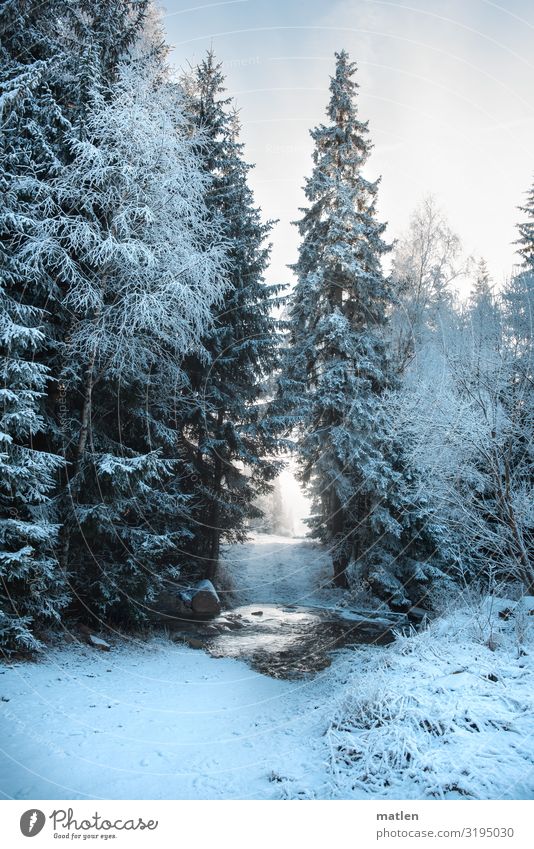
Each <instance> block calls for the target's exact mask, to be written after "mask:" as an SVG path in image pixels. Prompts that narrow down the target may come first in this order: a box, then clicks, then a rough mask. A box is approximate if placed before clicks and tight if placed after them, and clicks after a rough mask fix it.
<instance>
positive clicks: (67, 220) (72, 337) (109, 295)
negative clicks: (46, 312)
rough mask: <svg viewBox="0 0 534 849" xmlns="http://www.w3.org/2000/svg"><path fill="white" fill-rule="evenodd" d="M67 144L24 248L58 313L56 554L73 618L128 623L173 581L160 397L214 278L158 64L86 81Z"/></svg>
mask: <svg viewBox="0 0 534 849" xmlns="http://www.w3.org/2000/svg"><path fill="white" fill-rule="evenodd" d="M70 144H71V153H72V160H71V162H70V164H68V165H67V166H66V167H65V168H63V169H62V171H61V173H60V174H59V175H58V177H57V179H56V180H55V181H54V182H53V184H52V189H53V195H52V199H51V201H50V206H51V207H52V208H53V211H54V214H53V215H51V216H50V217H49V219H48V221H47V229H46V238H45V239H43V240H42V241H41V243H40V244H39V245H38V246H36V249H35V252H34V259H35V262H36V263H47V264H49V265H52V266H53V267H54V273H55V277H56V279H57V280H58V281H60V285H61V286H62V288H63V290H64V293H65V294H64V304H65V305H66V307H67V308H68V309H69V312H70V317H71V320H70V326H69V328H68V332H67V334H66V338H65V344H64V350H63V362H64V366H63V371H62V374H61V381H62V384H63V385H64V387H65V396H66V406H67V413H66V415H65V416H64V430H63V432H64V438H65V455H66V459H67V461H68V481H67V486H66V493H65V498H64V499H63V502H62V505H63V507H62V519H63V525H64V528H63V534H62V540H61V551H60V553H61V558H62V564H63V566H64V568H65V569H66V570H67V571H68V573H69V576H70V580H71V583H72V586H73V589H74V591H75V593H76V597H77V599H78V606H79V607H81V608H83V610H84V612H85V614H87V612H90V613H92V614H94V615H98V616H100V617H106V618H110V617H113V618H115V619H121V620H122V621H125V620H128V621H132V620H136V619H137V620H138V619H142V618H143V615H144V611H143V605H144V604H145V603H149V602H150V599H151V598H152V596H153V594H154V592H155V591H156V589H157V587H158V586H159V584H160V583H161V581H162V580H163V579H164V578H165V577H167V576H169V575H173V574H175V572H174V566H175V564H176V561H177V559H179V555H180V548H181V546H182V545H183V541H184V535H185V533H186V532H187V528H186V527H184V523H183V521H182V518H181V512H182V511H183V508H184V497H183V496H182V494H181V493H180V492H179V491H177V490H176V487H175V486H174V485H172V486H171V483H172V482H173V481H174V477H175V472H176V468H175V467H176V462H173V459H174V460H175V461H176V456H174V458H173V457H172V456H170V453H169V444H170V442H171V441H172V440H171V436H170V431H172V427H171V424H172V417H173V416H174V418H175V417H176V410H174V409H173V394H172V390H173V388H174V387H175V386H176V385H177V384H178V386H179V385H180V380H181V369H180V362H181V359H182V358H183V356H184V354H185V353H186V352H189V351H190V350H192V349H194V348H195V347H199V344H200V343H199V340H200V337H201V335H202V333H203V332H205V330H206V327H207V325H208V324H209V322H210V321H211V307H212V305H213V304H214V303H215V302H216V301H217V300H219V299H220V295H221V292H222V290H223V289H224V287H225V285H226V282H225V278H224V274H223V269H222V254H221V251H220V250H219V248H218V247H217V241H218V238H217V235H216V233H215V231H214V230H213V228H212V227H211V225H210V222H209V217H208V213H207V209H206V206H205V201H204V197H205V193H206V177H205V175H204V174H203V172H202V170H201V167H200V163H199V161H198V157H197V154H196V152H195V147H196V144H197V142H196V139H195V138H194V137H192V136H191V133H190V125H189V123H188V122H186V120H185V118H184V114H183V109H182V106H181V103H180V91H179V89H178V87H177V86H176V85H175V84H172V83H171V81H170V80H169V78H168V76H167V73H166V69H165V67H164V65H163V64H162V59H161V56H160V55H158V54H157V53H155V54H152V55H151V56H149V57H147V59H146V60H145V61H141V60H140V59H137V60H136V61H135V62H128V61H124V62H122V63H121V66H120V67H119V74H118V79H117V81H116V82H115V83H114V84H113V87H112V89H111V91H110V90H104V91H100V90H99V88H98V86H96V85H95V87H94V90H93V93H92V104H91V106H90V108H88V109H87V110H86V114H85V117H84V123H83V133H80V134H79V137H78V138H74V139H72V141H71V143H70ZM167 487H168V489H167Z"/></svg>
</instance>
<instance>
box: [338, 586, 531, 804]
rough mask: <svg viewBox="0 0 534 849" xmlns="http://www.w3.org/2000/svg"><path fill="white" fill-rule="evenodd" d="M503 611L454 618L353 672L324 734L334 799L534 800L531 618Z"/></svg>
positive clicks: (487, 609) (496, 604) (490, 608)
mask: <svg viewBox="0 0 534 849" xmlns="http://www.w3.org/2000/svg"><path fill="white" fill-rule="evenodd" d="M531 606H532V607H533V608H534V603H533V604H532V605H531ZM506 607H508V608H510V609H514V608H515V607H516V605H515V603H513V602H509V603H506V602H505V601H503V600H500V601H493V602H490V601H486V602H484V603H483V604H481V605H479V606H478V607H477V608H476V609H473V608H471V609H464V610H462V611H460V612H457V613H454V614H452V615H449V616H447V617H446V618H445V619H441V620H439V621H436V622H434V623H433V624H432V625H431V626H430V627H429V628H428V630H426V631H425V632H423V633H420V634H418V635H415V636H411V637H409V638H403V637H400V638H399V639H398V640H397V643H396V645H395V646H393V648H392V649H391V650H390V651H389V652H388V654H387V659H386V660H383V656H380V657H378V656H376V657H375V662H374V663H372V664H371V666H370V668H369V669H368V670H367V671H366V673H365V674H364V675H363V676H361V675H358V674H357V671H355V672H353V674H352V678H351V681H350V683H349V684H348V686H347V688H346V692H345V694H344V696H343V697H342V698H341V700H340V703H339V706H338V708H337V710H336V713H335V717H334V720H333V722H332V723H331V726H330V729H329V732H328V741H329V747H330V770H331V773H332V776H333V779H334V783H335V790H334V795H335V796H338V797H342V798H347V797H349V798H350V797H357V798H362V797H366V796H370V797H373V798H392V799H399V798H402V799H404V798H412V799H426V798H474V799H496V798H510V799H524V798H531V797H532V794H533V792H534V738H533V732H534V712H533V707H534V705H533V702H534V688H533V686H532V684H533V674H532V673H533V666H534V664H533V657H534V637H533V630H534V627H533V626H534V616H530V617H529V614H528V605H527V606H525V605H524V604H521V605H520V606H519V607H518V608H516V609H515V611H514V614H513V615H512V616H510V618H507V619H502V618H500V617H499V615H498V613H499V611H502V610H504V609H505V608H506Z"/></svg>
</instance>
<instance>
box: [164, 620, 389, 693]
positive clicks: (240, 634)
mask: <svg viewBox="0 0 534 849" xmlns="http://www.w3.org/2000/svg"><path fill="white" fill-rule="evenodd" d="M403 624H404V621H403V619H402V618H398V619H395V618H393V619H392V618H387V619H385V618H382V617H381V616H380V614H377V613H372V612H370V613H364V614H359V613H346V612H341V611H335V610H334V611H333V610H329V609H328V608H321V607H299V606H291V605H288V606H284V605H276V604H261V605H247V606H244V607H238V608H235V609H233V610H231V611H227V612H225V613H223V614H221V616H219V617H217V619H214V620H212V621H211V622H209V623H206V622H203V623H202V622H195V623H193V622H190V623H184V624H183V626H180V627H179V628H177V629H175V630H174V634H173V636H174V639H177V640H182V641H184V642H186V643H187V644H189V645H190V646H192V647H194V648H198V649H203V650H204V651H206V652H208V654H210V655H212V656H213V657H232V658H236V659H239V660H244V661H245V662H247V663H248V664H249V665H250V666H252V667H253V668H254V669H256V670H258V672H262V673H264V674H266V675H270V676H271V677H273V678H303V677H307V676H310V675H313V674H314V673H316V672H319V671H320V670H321V669H325V668H326V667H327V666H329V665H330V663H331V662H332V657H333V654H334V652H335V650H336V649H339V648H343V647H346V646H350V645H355V644H378V645H387V644H388V643H390V642H392V641H393V640H394V638H395V636H394V633H393V629H394V628H397V627H402V625H403Z"/></svg>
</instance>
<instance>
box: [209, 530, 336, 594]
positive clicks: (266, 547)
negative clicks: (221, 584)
mask: <svg viewBox="0 0 534 849" xmlns="http://www.w3.org/2000/svg"><path fill="white" fill-rule="evenodd" d="M331 569H332V566H331V560H330V556H329V554H328V552H327V551H325V549H324V548H323V547H322V546H321V545H319V543H317V542H314V541H313V540H306V539H299V538H293V537H279V536H274V535H269V534H256V535H255V536H254V537H253V539H252V540H251V542H248V543H245V544H244V545H235V546H230V547H228V549H227V551H226V552H225V556H224V561H223V565H222V572H223V575H225V576H226V577H227V578H228V579H229V581H230V583H231V585H232V593H231V597H232V600H234V601H235V602H236V603H238V604H262V603H263V604H269V603H271V604H273V603H274V604H300V605H313V604H317V603H319V604H320V603H325V602H326V601H332V602H335V601H336V600H340V599H341V595H342V594H341V593H340V591H339V590H333V589H328V588H327V584H328V583H329V579H330V577H331Z"/></svg>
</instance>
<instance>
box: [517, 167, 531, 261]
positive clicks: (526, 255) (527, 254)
mask: <svg viewBox="0 0 534 849" xmlns="http://www.w3.org/2000/svg"><path fill="white" fill-rule="evenodd" d="M519 209H520V211H521V212H523V213H524V214H525V215H526V216H527V220H526V221H523V222H521V223H520V224H519V225H518V229H519V239H518V241H517V244H518V245H519V249H518V250H519V254H520V255H521V257H522V259H523V263H524V265H525V266H526V267H527V268H530V269H534V184H533V185H532V188H531V189H530V191H529V192H528V193H527V202H526V204H525V206H521V207H519Z"/></svg>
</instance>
